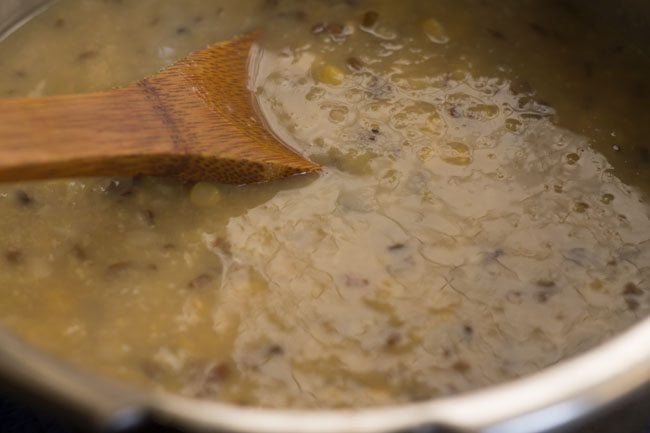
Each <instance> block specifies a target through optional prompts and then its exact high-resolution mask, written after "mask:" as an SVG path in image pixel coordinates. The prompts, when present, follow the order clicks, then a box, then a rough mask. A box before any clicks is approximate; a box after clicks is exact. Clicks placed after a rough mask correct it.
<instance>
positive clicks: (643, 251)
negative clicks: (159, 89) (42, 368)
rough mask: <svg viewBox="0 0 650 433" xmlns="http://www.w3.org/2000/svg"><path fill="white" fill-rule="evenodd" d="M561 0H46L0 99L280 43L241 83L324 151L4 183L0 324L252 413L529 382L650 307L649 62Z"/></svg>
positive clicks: (155, 383) (305, 143)
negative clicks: (249, 166)
mask: <svg viewBox="0 0 650 433" xmlns="http://www.w3.org/2000/svg"><path fill="white" fill-rule="evenodd" d="M604 22H605V21H601V18H599V15H598V14H597V13H595V12H594V11H587V10H583V9H580V8H578V7H577V6H575V5H574V4H573V3H571V2H543V1H532V0H528V1H514V0H512V1H499V2H487V1H478V0H477V1H471V0H464V1H458V0H453V1H452V0H437V1H429V2H422V1H415V0H412V1H411V0H408V1H402V2H393V1H388V0H385V1H381V0H374V1H371V0H367V1H364V0H359V1H348V2H334V1H306V2H305V1H289V0H264V1H242V0H240V1H237V2H234V1H227V0H224V1H200V0H187V1H183V2H182V4H181V2H174V1H165V0H137V1H136V0H123V1H99V0H61V1H59V2H57V3H55V4H54V5H53V6H52V7H51V8H50V9H48V10H47V11H46V12H44V13H43V14H41V15H40V16H38V17H36V18H35V19H34V20H32V21H31V22H30V23H28V24H27V25H25V26H24V28H22V29H20V30H19V31H18V32H16V33H15V34H13V35H11V36H10V37H8V38H7V39H6V40H5V41H3V42H2V43H1V44H0V95H1V96H2V97H12V96H22V95H30V96H41V95H49V94H62V93H71V92H86V91H93V90H100V89H107V88H110V87H112V86H116V85H120V84H126V83H128V82H131V81H134V80H137V79H140V78H142V77H143V76H146V75H148V74H151V73H153V72H155V71H156V70H158V69H160V68H162V67H164V66H166V65H168V64H170V63H171V62H173V61H174V60H175V59H177V58H180V57H182V56H183V55H184V54H186V53H188V52H189V51H191V50H195V49H199V48H202V47H204V46H206V45H207V44H209V43H212V42H214V41H216V40H220V39H225V38H229V37H231V36H233V35H235V34H238V33H242V32H245V31H248V30H251V29H254V28H258V27H259V26H264V27H265V28H266V29H267V31H266V32H265V33H264V36H263V38H262V40H261V41H260V43H261V46H262V48H263V49H262V51H261V54H260V55H259V57H258V59H257V62H256V68H255V71H254V86H253V91H254V93H255V95H256V97H257V100H258V102H259V105H260V111H261V112H262V113H263V114H264V116H265V117H266V119H267V121H268V122H269V124H270V125H271V127H272V129H273V130H274V131H275V132H276V133H277V134H278V135H279V136H280V137H282V138H283V139H284V140H285V141H287V142H288V143H290V144H291V145H293V146H294V147H296V148H297V149H299V150H301V151H302V152H304V153H305V154H306V155H309V156H310V157H311V158H313V159H314V160H316V161H318V162H321V163H323V164H324V165H325V167H326V169H325V171H324V173H323V174H322V175H321V176H319V177H305V178H294V179H290V180H288V181H285V182H280V183H276V184H273V185H257V186H250V187H245V188H236V187H226V186H220V185H211V184H204V183H201V184H198V185H183V184H180V183H178V182H175V181H173V180H166V179H150V178H143V179H135V180H133V179H85V180H62V181H56V182H42V183H29V184H5V185H0V290H1V291H2V296H0V316H1V318H2V322H3V323H4V324H5V325H7V326H8V327H9V328H10V329H12V330H14V331H15V332H16V333H18V334H19V335H22V336H24V337H25V338H27V339H28V340H29V341H32V342H33V343H34V344H36V345H37V346H38V347H42V348H45V349H46V350H48V351H51V352H53V353H55V354H58V355H61V356H63V357H65V358H66V359H69V360H71V361H72V362H74V363H76V364H78V365H80V366H83V367H86V368H88V369H91V370H93V371H98V372H101V373H103V374H107V375H110V376H112V377H116V378H120V379H124V380H127V381H131V382H133V383H136V384H139V385H142V386H148V387H156V388H160V389H165V390H170V391H174V392H179V393H182V394H184V395H188V396H192V397H199V398H207V399H217V400H223V401H228V402H232V403H236V404H247V405H261V406H265V407H287V406H291V407H351V406H367V405H381V404H388V403H399V402H409V401H416V400H422V399H428V398H433V397H438V396H444V395H448V394H453V393H457V392H461V391H467V390H471V389H476V388H479V387H482V386H486V385H489V384H493V383H499V382H502V381H505V380H508V379H512V378H516V377H520V376H522V375H526V374H529V373H532V372H535V371H538V370H540V369H542V368H544V367H546V366H549V365H552V364H554V363H557V362H558V361H560V360H562V359H564V358H566V357H569V356H572V355H574V354H577V353H580V352H582V351H584V350H586V349H589V348H591V347H594V346H595V345H597V344H598V343H600V342H602V341H605V340H606V339H608V338H610V337H611V336H613V335H615V334H616V333H618V332H620V331H621V330H623V329H625V328H626V327H628V326H630V325H631V324H633V323H635V322H637V321H639V320H640V319H642V318H644V317H646V316H647V315H648V312H649V311H650V207H649V206H648V202H647V197H648V193H649V192H650V174H649V173H650V170H648V168H649V167H650V148H649V147H648V140H647V137H648V132H649V130H648V125H650V110H647V109H644V107H647V106H648V100H649V97H650V89H649V88H648V84H647V76H648V73H649V72H650V61H649V60H648V56H647V53H644V52H642V51H640V50H639V49H638V48H637V47H635V46H634V45H633V44H631V43H630V40H629V39H628V38H625V37H624V35H622V34H619V33H620V32H618V31H617V29H616V28H609V27H608V26H607V25H603V23H604Z"/></svg>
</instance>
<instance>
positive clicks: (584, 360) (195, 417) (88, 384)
mask: <svg viewBox="0 0 650 433" xmlns="http://www.w3.org/2000/svg"><path fill="white" fill-rule="evenodd" d="M649 341H650V318H646V319H645V320H643V321H642V322H641V323H638V324H637V325H635V326H634V327H632V328H630V329H629V330H627V331H625V332H624V333H622V334H620V335H619V336H617V337H615V338H613V339H612V340H609V341H608V342H606V343H603V344H602V345H600V346H598V347H596V348H594V349H592V350H590V351H588V352H586V353H584V354H582V355H578V356H576V357H575V358H571V359H568V360H566V361H563V362H561V363H559V364H557V365H555V366H552V367H548V368H546V369H544V370H542V371H540V372H538V373H534V374H532V375H529V376H525V377H523V378H521V379H516V380H513V381H510V382H506V383H503V384H500V385H495V386H491V387H487V388H483V389H480V390H477V391H473V392H468V393H464V394H459V395H457V396H452V397H443V398H438V399H433V400H430V401H426V402H421V403H411V404H403V405H394V406H386V407H374V408H362V409H348V410H278V409H260V408H247V407H238V406H234V405H230V404H225V403H219V402H210V401H201V400H196V399H191V398H186V397H182V396H178V395H174V394H171V393H168V392H163V391H144V390H142V389H136V388H134V387H133V386H130V385H126V384H123V383H121V382H117V381H115V380H111V379H107V378H105V377H100V376H97V375H95V374H92V373H89V372H87V371H82V370H80V369H77V368H74V367H72V366H71V365H70V364H67V363H65V362H64V361H62V360H60V359H56V358H54V357H53V356H52V355H49V354H46V353H44V352H42V351H40V350H39V349H36V348H34V347H32V346H30V345H29V344H28V343H26V342H24V341H23V340H21V339H20V338H18V337H15V336H13V335H12V334H11V333H9V332H7V331H4V330H0V374H1V375H3V376H4V377H5V379H8V380H10V381H11V382H12V383H16V384H17V385H18V386H20V387H21V388H22V389H23V390H27V391H30V392H31V394H32V396H36V397H40V398H41V399H43V400H45V402H46V403H47V404H54V405H57V406H59V407H60V408H71V409H72V410H74V411H75V412H76V413H78V414H79V415H81V416H82V417H83V419H84V421H85V422H88V423H91V424H92V425H94V426H95V427H97V428H100V429H102V430H107V429H109V430H111V431H115V430H117V431H121V430H122V429H126V428H132V427H133V426H137V425H141V424H142V423H143V422H154V423H156V424H158V425H164V426H174V427H189V428H192V429H197V430H201V431H203V430H210V431H228V432H232V433H245V432H258V433H389V432H391V433H394V432H403V431H409V430H417V429H419V428H423V427H428V428H432V429H434V428H435V429H442V430H443V431H454V432H456V431H459V432H486V433H515V432H516V433H521V432H531V433H532V432H545V431H549V430H552V429H555V428H558V427H562V426H564V425H566V424H569V423H572V422H576V421H580V420H584V419H587V418H588V417H589V416H591V415H594V414H595V413H596V412H598V411H600V410H601V409H604V408H606V407H608V406H610V405H612V404H614V403H618V402H622V401H623V400H625V398H626V397H629V396H631V395H633V394H634V393H635V392H637V391H641V390H642V389H643V388H645V387H647V386H649V385H650V344H648V342H649ZM613 361H615V362H613Z"/></svg>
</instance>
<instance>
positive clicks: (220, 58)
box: [0, 35, 319, 184]
mask: <svg viewBox="0 0 650 433" xmlns="http://www.w3.org/2000/svg"><path fill="white" fill-rule="evenodd" d="M254 38H255V35H246V36H243V37H240V38H237V39H233V40H230V41H227V42H222V43H218V44H216V45H213V46H211V47H209V48H207V49H205V50H202V51H198V52H195V53H193V54H190V55H189V56H188V57H186V58H185V59H183V60H181V61H179V62H178V63H176V64H174V65H173V66H171V67H169V68H167V69H165V70H163V71H161V72H160V73H158V74H156V75H154V76H152V77H149V78H146V79H144V80H142V81H139V82H137V83H134V84H132V85H129V86H127V87H124V88H118V89H115V90H111V91H108V92H102V93H92V94H84V95H70V96H54V97H44V98H23V99H9V100H0V181H18V180H32V179H44V178H58V177H72V176H75V177H76V176H114V175H115V176H117V175H120V176H123V175H126V176H129V175H153V176H175V177H178V178H180V179H183V180H189V181H198V180H213V181H217V182H224V183H234V184H244V183H254V182H264V181H268V180H272V179H276V178H281V177H285V176H290V175H293V174H298V173H306V172H313V171H316V170H318V169H319V166H318V165H317V164H314V163H312V162H310V161H308V160H306V159H304V158H303V157H301V156H300V155H298V154H297V153H295V152H294V151H292V150H291V149H289V148H288V147H286V146H284V145H283V144H282V143H280V142H279V141H278V140H277V139H276V138H275V137H274V136H273V135H271V133H270V132H269V131H268V130H267V129H266V126H265V125H264V123H263V122H262V121H260V120H259V118H258V116H257V113H256V111H255V109H254V107H253V99H252V95H251V93H250V91H249V89H248V71H247V69H248V62H249V51H250V48H251V46H252V43H253V41H254Z"/></svg>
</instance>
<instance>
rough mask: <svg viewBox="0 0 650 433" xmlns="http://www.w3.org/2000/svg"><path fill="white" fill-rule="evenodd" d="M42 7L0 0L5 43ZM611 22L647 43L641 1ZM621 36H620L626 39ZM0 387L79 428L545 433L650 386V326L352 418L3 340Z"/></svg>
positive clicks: (649, 15) (619, 9)
mask: <svg viewBox="0 0 650 433" xmlns="http://www.w3.org/2000/svg"><path fill="white" fill-rule="evenodd" d="M46 3H47V1H46V0H2V1H1V2H0V34H3V33H6V32H7V31H10V30H11V29H12V27H14V26H16V25H17V24H19V23H20V22H21V21H22V20H24V19H26V18H27V17H29V16H30V14H33V13H35V12H36V11H38V9H39V8H41V7H44V5H46ZM591 4H593V5H596V4H600V6H601V7H602V6H603V4H604V6H605V7H604V8H601V10H607V8H610V9H612V12H613V13H612V14H611V17H609V18H608V19H610V21H611V22H612V23H613V25H620V26H621V29H622V30H621V31H626V32H631V33H633V34H634V35H635V36H634V37H637V38H641V39H639V40H643V39H645V40H648V33H647V30H645V29H647V28H648V27H647V26H648V24H649V23H650V7H649V5H648V3H647V2H646V1H645V0H641V1H637V0H629V1H627V2H618V3H616V4H615V5H613V4H612V3H611V2H606V1H595V2H593V3H591ZM623 29H624V30H623ZM0 378H2V380H3V382H4V385H5V386H9V387H10V388H11V389H13V390H14V391H16V392H17V393H18V394H19V395H21V396H23V397H27V398H31V399H33V400H34V399H35V400H37V401H38V402H39V403H42V404H44V405H47V406H49V407H50V408H53V409H54V410H59V411H65V412H64V413H66V414H68V415H67V417H68V418H70V419H75V420H76V421H77V422H79V423H80V424H82V425H86V426H88V425H90V426H93V427H95V428H97V429H100V430H110V431H126V430H129V431H132V430H133V429H137V428H142V429H144V430H146V431H149V429H150V428H152V426H166V427H172V428H178V429H182V430H190V431H194V430H197V431H213V432H238V433H239V432H241V433H244V432H246V433H389V432H390V433H397V432H438V431H440V432H443V431H444V432H485V433H511V432H512V433H515V432H517V433H522V432H527V433H541V432H543V431H548V430H551V429H556V428H563V427H567V426H569V425H572V424H575V423H579V422H581V421H585V420H587V419H589V418H591V417H593V416H595V415H598V414H602V413H603V412H604V411H606V410H607V409H608V408H611V407H613V406H615V405H616V404H617V403H621V402H623V401H625V400H626V399H627V398H631V397H633V396H634V395H635V393H638V392H640V391H642V390H644V389H647V388H648V387H649V386H650V319H646V320H645V321H644V322H643V323H640V324H639V325H637V326H636V327H634V328H633V329H631V330H629V331H627V332H626V333H624V334H623V335H621V336H619V337H618V338H616V339H614V340H612V341H610V342H608V343H606V344H604V345H602V346H600V347H599V348H596V349H595V350H592V351H591V352H589V353H587V354H585V355H582V356H580V357H577V358H575V359H572V360H569V361H566V362H563V363H561V364H559V365H557V366H554V367H552V368H548V369H546V370H544V371H542V372H541V373H538V374H535V375H532V376H529V377H527V378H524V379H520V380H517V381H514V382H511V383H507V384H504V385H499V386H495V387H492V388H488V389H484V390H481V391H479V392H474V393H469V394H464V395H460V396H456V397H450V398H442V399H436V400H432V401H429V402H423V403H416V404H408V405H401V406H395V407H388V408H379V409H363V410H355V411H281V410H261V409H250V408H240V407H235V406H230V405H225V404H218V403H211V402H202V401H197V400H191V399H187V398H182V397H179V396H175V395H170V394H164V393H160V392H146V391H142V390H136V389H131V388H129V387H128V386H126V385H124V384H118V383H114V382H111V381H108V380H106V379H103V378H99V377H96V376H93V375H91V374H89V373H86V372H82V371H79V370H77V369H74V368H72V367H71V366H69V365H67V364H65V363H64V362H62V361H60V360H57V359H53V358H51V357H50V356H48V355H46V354H43V353H41V352H39V351H37V350H36V349H34V348H32V347H29V346H28V345H26V344H25V343H23V342H22V341H21V340H19V339H18V338H16V337H14V336H12V335H10V334H9V333H7V332H5V331H0Z"/></svg>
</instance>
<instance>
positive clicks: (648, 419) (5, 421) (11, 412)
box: [0, 390, 650, 433]
mask: <svg viewBox="0 0 650 433" xmlns="http://www.w3.org/2000/svg"><path fill="white" fill-rule="evenodd" d="M648 394H650V393H648ZM57 418H58V420H57ZM62 418H63V419H64V418H65V415H64V414H59V416H58V417H52V416H51V415H47V414H44V413H42V411H40V410H37V409H35V408H34V407H29V406H27V405H25V404H22V403H18V402H16V401H14V400H12V399H10V398H7V397H4V396H3V395H2V390H0V433H79V432H80V430H78V429H75V428H72V427H71V426H68V425H65V423H62V422H61V421H60V420H61V419H62ZM145 430H146V431H147V432H148V433H155V430H154V429H145ZM567 433H568V432H567ZM570 433H650V395H646V396H643V397H640V398H637V399H636V400H635V401H633V402H631V403H628V404H626V405H625V406H622V407H620V408H618V409H616V410H614V411H612V412H611V413H609V414H607V415H606V416H605V417H604V418H603V419H598V420H594V421H593V422H591V423H590V424H589V425H587V426H584V427H582V428H579V429H577V430H576V429H572V430H570Z"/></svg>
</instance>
